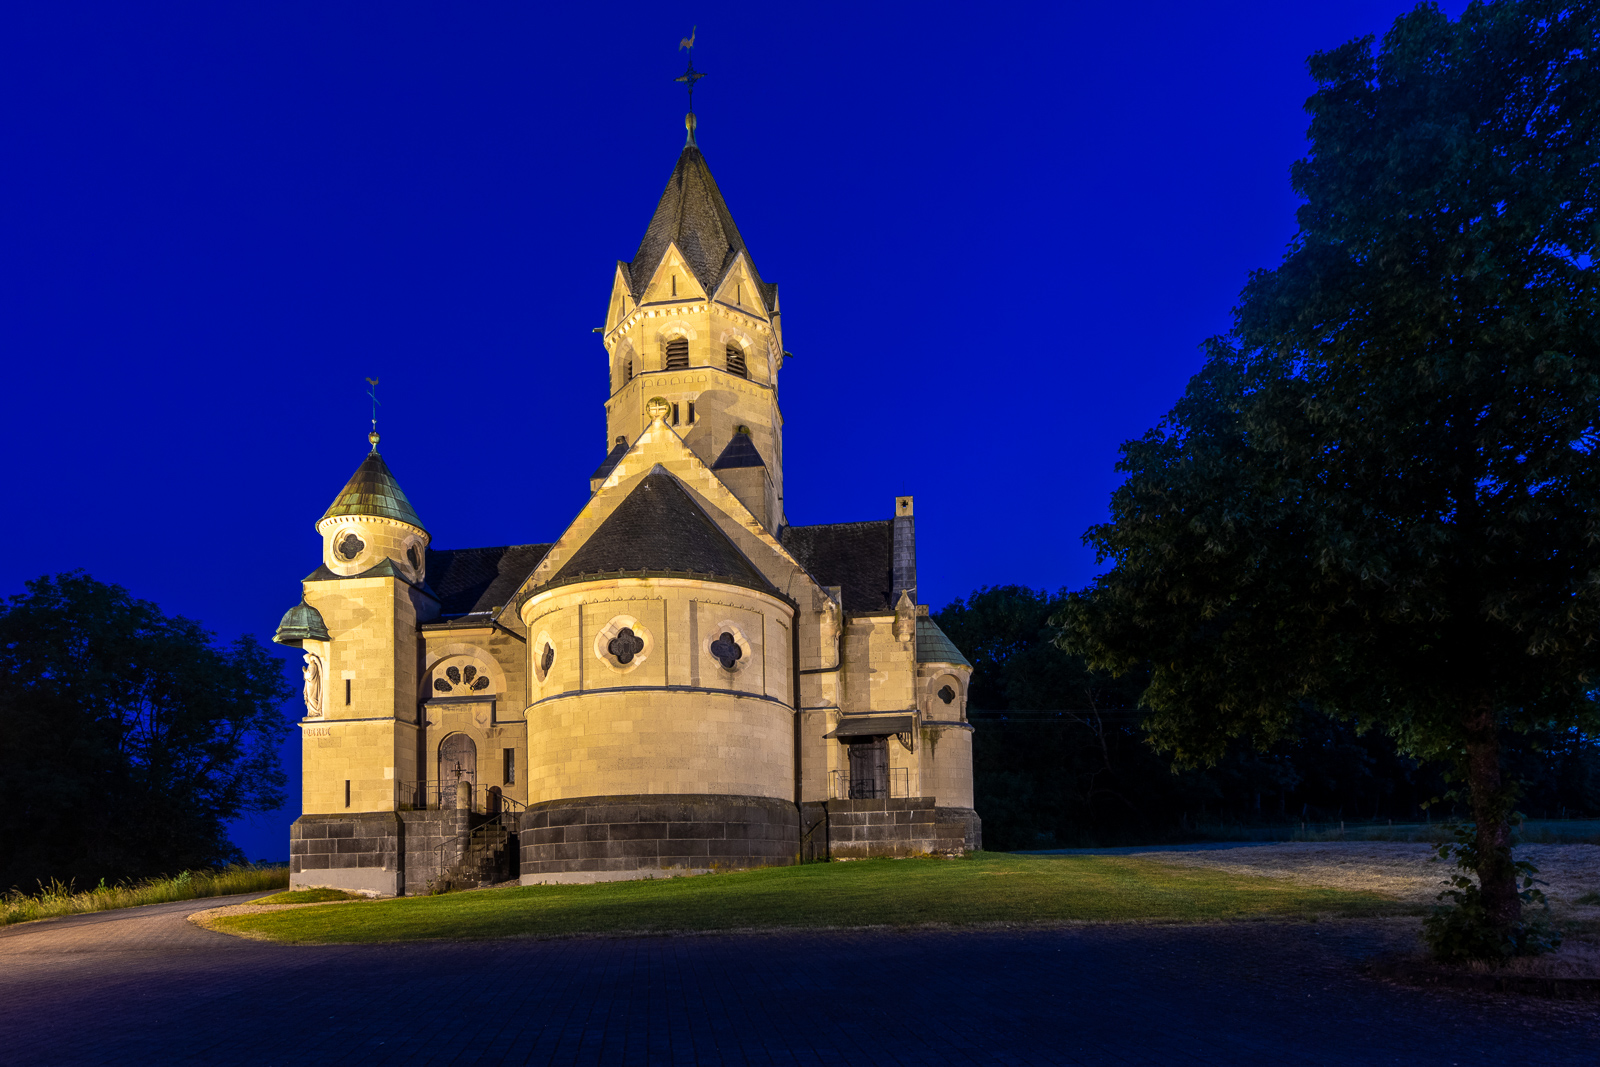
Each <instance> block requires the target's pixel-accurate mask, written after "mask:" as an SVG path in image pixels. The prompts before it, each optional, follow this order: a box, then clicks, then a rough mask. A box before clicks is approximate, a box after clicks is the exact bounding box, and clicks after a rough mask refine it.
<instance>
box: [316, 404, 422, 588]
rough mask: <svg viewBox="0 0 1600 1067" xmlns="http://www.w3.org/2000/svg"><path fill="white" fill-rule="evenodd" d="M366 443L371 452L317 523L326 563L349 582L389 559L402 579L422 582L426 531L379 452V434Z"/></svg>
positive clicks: (369, 438)
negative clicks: (368, 444) (370, 443)
mask: <svg viewBox="0 0 1600 1067" xmlns="http://www.w3.org/2000/svg"><path fill="white" fill-rule="evenodd" d="M367 439H368V440H369V441H371V442H372V451H371V452H369V453H368V454H367V458H366V459H364V460H362V461H361V466H359V467H357V468H356V472H355V474H353V475H351V476H350V480H349V481H348V482H346V483H345V487H344V488H343V489H342V490H340V491H339V495H338V496H337V497H335V498H334V501H333V503H332V504H331V505H329V507H328V510H327V511H326V512H324V513H323V515H322V518H321V519H320V520H318V522H317V532H318V533H320V534H321V535H322V562H323V565H324V566H326V567H327V568H328V569H329V570H330V571H332V572H333V573H334V574H337V575H339V576H340V577H342V578H348V577H350V576H352V575H356V574H361V573H362V572H364V571H369V570H371V569H372V568H373V567H375V566H377V565H378V564H380V563H382V562H383V561H384V560H385V559H388V560H392V561H393V562H394V564H395V566H396V567H397V568H398V569H399V570H400V572H401V574H402V575H403V576H404V577H406V578H408V579H410V580H411V581H413V582H421V581H422V580H423V579H424V577H425V574H424V571H425V569H426V565H427V553H428V542H429V540H430V538H429V535H428V531H427V530H426V529H425V528H424V527H423V525H422V520H421V519H420V518H418V517H417V513H416V511H415V510H414V509H413V508H412V507H411V501H409V500H407V499H406V494H405V493H404V492H403V491H402V490H401V488H400V484H399V483H398V482H396V481H395V479H394V475H393V474H391V473H390V472H389V467H388V465H387V464H386V463H384V462H383V456H382V455H380V454H379V453H378V434H377V432H376V431H374V432H373V433H370V434H368V435H367Z"/></svg>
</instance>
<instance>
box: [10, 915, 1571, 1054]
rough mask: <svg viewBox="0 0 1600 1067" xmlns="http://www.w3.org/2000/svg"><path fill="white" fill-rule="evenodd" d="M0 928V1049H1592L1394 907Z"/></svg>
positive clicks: (135, 921)
mask: <svg viewBox="0 0 1600 1067" xmlns="http://www.w3.org/2000/svg"><path fill="white" fill-rule="evenodd" d="M242 899H248V898H243V897H241V898H226V899H220V900H216V901H198V902H195V901H190V902H183V903H178V904H160V905H155V906H152V907H147V908H138V909H131V910H128V911H118V912H107V913H103V914H99V915H85V916H75V917H72V918H68V919H61V920H55V921H51V922H44V923H32V924H28V925H25V926H17V927H11V928H8V929H5V930H3V931H0V1062H4V1063H6V1064H19V1065H20V1064H51V1065H56V1064H76V1063H96V1064H100V1063H107V1062H121V1063H161V1064H185V1063H205V1064H209V1065H214V1064H217V1063H232V1062H243V1063H248V1064H250V1065H251V1067H272V1065H279V1064H283V1065H295V1067H299V1065H303V1064H332V1063H339V1064H367V1063H429V1064H457V1063H459V1064H476V1063H485V1064H496V1063H608V1064H609V1063H618V1064H625V1063H667V1062H674V1063H677V1062H682V1063H695V1064H712V1063H749V1062H755V1063H780V1064H789V1063H803V1064H809V1063H867V1064H873V1065H874V1067H877V1065H882V1064H910V1063H1003V1064H1031V1063H1084V1064H1118V1065H1121V1064H1141V1063H1161V1064H1174V1063H1176V1064H1211V1063H1216V1064H1273V1065H1281V1064H1362V1065H1366V1064H1385V1063H1403V1064H1407V1065H1424V1064H1456V1063H1460V1064H1469V1063H1470V1064H1481V1063H1490V1062H1495V1061H1507V1060H1512V1059H1520V1060H1527V1061H1528V1062H1536V1063H1539V1064H1541V1065H1546V1064H1580V1063H1581V1064H1585V1065H1590V1067H1592V1065H1593V1064H1594V1063H1596V1062H1597V1058H1600V1053H1597V1051H1596V1050H1597V1048H1600V1009H1597V1007H1596V1006H1595V1005H1577V1004H1561V1003H1554V1002H1545V1001H1538V1000H1531V999H1522V998H1517V997H1506V996H1484V995H1476V994H1466V993H1446V992H1432V991H1423V990H1415V989H1408V988H1402V987H1396V986H1390V985H1385V984H1382V983H1379V982H1376V981H1373V980H1370V979H1367V978H1364V977H1362V976H1361V974H1360V972H1359V969H1358V968H1359V963H1360V961H1361V959H1362V958H1364V957H1366V956H1370V955H1372V954H1373V953H1377V952H1382V951H1387V950H1390V949H1393V948H1394V947H1396V946H1397V945H1400V944H1402V943H1404V941H1405V940H1406V939H1407V938H1408V937H1409V936H1410V934H1409V932H1408V931H1409V930H1410V929H1411V928H1412V926H1414V924H1415V920H1406V921H1404V922H1395V921H1390V922H1362V923H1346V922H1339V923H1326V922H1324V923H1246V924H1238V925H1231V926H1081V927H1072V928H1067V929H1051V930H985V931H976V932H974V931H966V932H961V931H919V932H914V933H893V932H881V931H841V932H813V933H786V934H735V935H716V936H702V937H657V938H642V937H631V938H595V939H582V940H578V939H574V940H564V941H545V942H537V941H498V942H428V943H421V944H411V945H384V946H329V947H315V948H294V947H287V946H278V945H266V944H260V943H256V942H249V941H242V940H237V939H235V938H231V937H228V936H227V935H224V934H218V933H213V932H210V931H206V930H201V929H198V928H196V927H194V926H192V925H191V924H189V923H188V922H186V921H185V919H184V916H186V915H188V914H190V913H192V912H194V911H196V910H199V908H200V907H202V906H205V905H215V904H223V903H231V902H234V901H236V900H242Z"/></svg>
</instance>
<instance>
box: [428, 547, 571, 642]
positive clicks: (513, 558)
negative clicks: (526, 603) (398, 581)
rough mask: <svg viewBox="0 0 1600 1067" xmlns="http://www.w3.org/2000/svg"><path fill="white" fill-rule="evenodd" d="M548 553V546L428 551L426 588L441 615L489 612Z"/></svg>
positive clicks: (432, 549)
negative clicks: (428, 587)
mask: <svg viewBox="0 0 1600 1067" xmlns="http://www.w3.org/2000/svg"><path fill="white" fill-rule="evenodd" d="M549 551H550V546H549V545H501V546H499V547H498V548H456V549H437V548H430V549H428V561H427V567H428V570H427V577H428V585H429V586H430V587H431V588H432V589H433V591H434V592H435V593H436V594H437V595H438V597H439V603H440V605H441V608H440V613H441V614H443V615H446V616H449V615H466V614H470V613H474V612H488V611H492V610H493V609H495V608H498V607H502V606H504V605H505V603H506V602H507V601H509V600H510V599H511V596H512V594H513V593H515V592H516V591H517V588H518V587H519V586H521V585H522V582H523V580H524V579H526V578H527V577H528V575H530V574H532V573H533V568H535V567H537V566H538V565H539V561H540V560H541V559H544V556H545V553H546V552H549ZM430 625H431V624H430Z"/></svg>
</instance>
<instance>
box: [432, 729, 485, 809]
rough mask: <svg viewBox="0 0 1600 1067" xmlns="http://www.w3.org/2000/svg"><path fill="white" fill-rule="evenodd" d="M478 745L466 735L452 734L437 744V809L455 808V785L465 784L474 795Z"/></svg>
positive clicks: (476, 777) (476, 778)
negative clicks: (470, 788)
mask: <svg viewBox="0 0 1600 1067" xmlns="http://www.w3.org/2000/svg"><path fill="white" fill-rule="evenodd" d="M477 781H478V745H477V743H476V742H475V741H473V740H472V738H471V737H468V736H467V735H466V734H462V733H454V734H451V735H450V736H449V737H447V738H445V739H444V740H443V741H441V742H439V807H440V808H442V809H450V808H454V807H455V806H456V783H457V782H466V783H467V784H468V785H469V786H471V787H472V788H473V790H474V793H476V789H477Z"/></svg>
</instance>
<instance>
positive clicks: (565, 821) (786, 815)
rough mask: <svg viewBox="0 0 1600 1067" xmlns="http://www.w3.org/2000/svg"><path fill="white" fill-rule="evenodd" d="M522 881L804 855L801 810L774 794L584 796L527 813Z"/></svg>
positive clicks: (780, 860)
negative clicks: (799, 853) (801, 846)
mask: <svg viewBox="0 0 1600 1067" xmlns="http://www.w3.org/2000/svg"><path fill="white" fill-rule="evenodd" d="M520 838H521V842H522V881H523V883H524V884H528V885H531V884H535V883H539V882H554V881H605V880H610V879H618V878H647V877H652V876H658V875H664V874H671V873H674V872H679V873H685V872H688V871H704V870H739V869H743V868H747V867H782V866H787V865H789V864H792V863H794V862H795V861H796V858H797V853H798V851H799V842H800V826H799V812H798V811H797V810H796V808H795V806H794V804H792V803H790V802H789V801H786V800H774V799H772V798H770V797H750V796H723V795H713V796H705V795H698V794H670V795H656V796H652V795H633V796H612V797H579V798H574V799H571V800H553V801H549V802H547V803H544V804H537V805H535V806H533V807H531V808H529V809H528V810H527V811H526V812H524V813H523V815H522V832H521V834H520Z"/></svg>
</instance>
